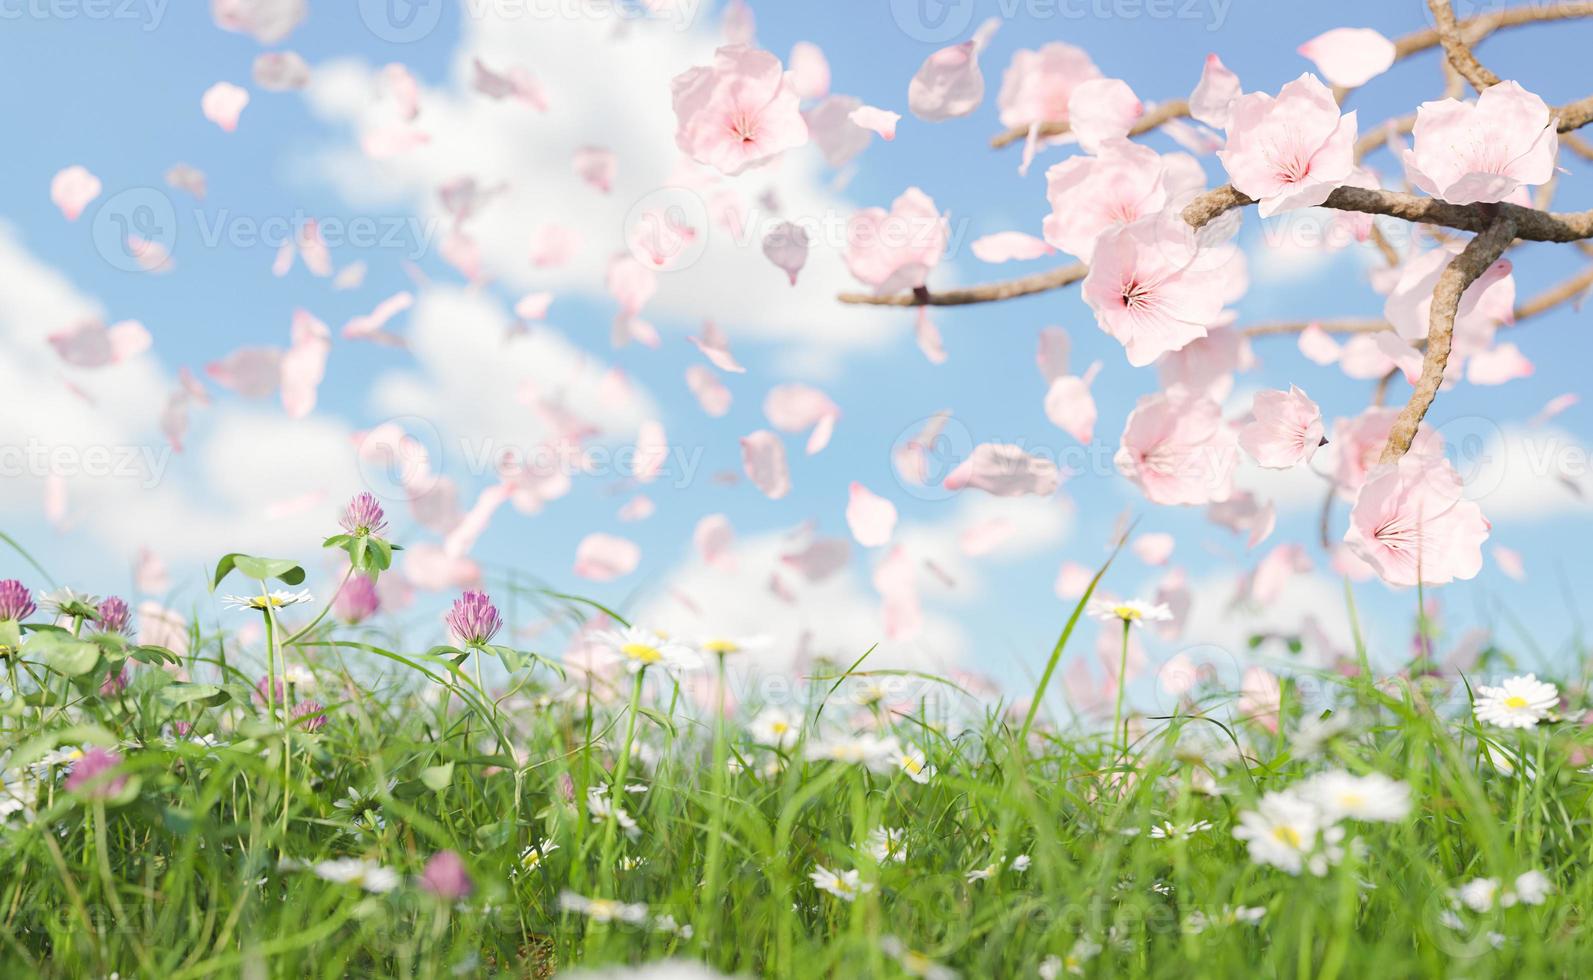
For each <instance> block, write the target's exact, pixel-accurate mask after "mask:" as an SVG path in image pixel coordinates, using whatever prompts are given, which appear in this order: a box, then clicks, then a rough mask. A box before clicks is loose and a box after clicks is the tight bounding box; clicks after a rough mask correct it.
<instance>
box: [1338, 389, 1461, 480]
mask: <svg viewBox="0 0 1593 980" xmlns="http://www.w3.org/2000/svg"><path fill="white" fill-rule="evenodd" d="M1398 416H1399V409H1397V408H1389V407H1381V408H1377V407H1374V408H1369V409H1367V410H1366V411H1364V412H1362V413H1361V414H1360V415H1357V416H1356V417H1354V418H1350V419H1339V420H1338V421H1337V422H1335V423H1333V435H1332V438H1330V439H1329V440H1328V452H1329V454H1330V455H1331V456H1332V471H1333V483H1334V486H1336V487H1338V490H1339V495H1340V496H1342V497H1344V498H1345V499H1348V500H1353V499H1355V494H1356V492H1357V491H1358V490H1360V488H1361V484H1362V483H1364V482H1365V481H1366V474H1367V473H1368V472H1369V471H1370V470H1371V469H1372V468H1373V467H1374V466H1376V465H1377V462H1378V460H1379V459H1380V458H1382V455H1383V448H1384V447H1385V446H1387V445H1388V436H1389V433H1390V432H1391V431H1393V428H1394V419H1395V418H1397V417H1398ZM1443 452H1444V440H1443V437H1442V436H1440V435H1438V433H1436V432H1434V431H1433V430H1432V429H1431V428H1429V427H1428V426H1427V425H1426V424H1425V423H1424V424H1422V425H1420V426H1418V427H1417V429H1416V438H1415V439H1414V440H1412V442H1411V446H1410V450H1409V452H1407V454H1406V455H1407V456H1408V457H1409V456H1416V457H1428V458H1437V457H1442V456H1443Z"/></svg>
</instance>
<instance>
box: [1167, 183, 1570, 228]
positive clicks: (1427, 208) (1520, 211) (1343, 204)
mask: <svg viewBox="0 0 1593 980" xmlns="http://www.w3.org/2000/svg"><path fill="white" fill-rule="evenodd" d="M1254 203H1255V199H1254V198H1251V197H1248V196H1246V195H1244V194H1241V193H1240V192H1239V191H1237V190H1235V189H1234V187H1233V185H1232V184H1224V185H1223V186H1221V187H1218V188H1216V189H1215V190H1210V191H1207V192H1206V193H1204V194H1201V195H1200V196H1198V197H1196V198H1195V199H1194V200H1193V201H1191V202H1190V203H1189V205H1188V206H1187V207H1185V208H1184V211H1183V217H1184V221H1185V222H1186V223H1187V224H1188V225H1189V226H1190V227H1191V228H1202V227H1204V226H1205V225H1206V224H1207V223H1208V222H1210V221H1212V220H1213V219H1215V218H1217V217H1219V216H1220V215H1222V214H1224V213H1225V212H1227V211H1231V210H1233V209H1234V208H1238V207H1245V206H1246V205H1249V204H1254ZM1322 206H1323V207H1326V208H1333V209H1334V210H1337V211H1357V212H1359V213H1361V214H1384V215H1388V216H1389V217H1393V218H1402V219H1404V220H1406V221H1417V222H1421V223H1423V224H1429V225H1441V226H1443V227H1445V228H1456V229H1459V230H1460V231H1472V232H1478V233H1481V232H1484V231H1487V230H1488V229H1489V228H1490V227H1492V225H1493V223H1494V219H1495V217H1498V218H1509V219H1510V221H1511V223H1512V225H1514V227H1515V229H1516V235H1517V237H1519V238H1521V239H1523V240H1524V241H1529V242H1576V241H1581V240H1582V239H1584V238H1593V211H1574V212H1568V213H1557V212H1550V211H1537V210H1534V209H1532V208H1524V207H1521V206H1520V205H1517V204H1504V203H1500V204H1464V205H1462V204H1450V203H1449V202H1447V201H1440V200H1436V199H1434V198H1430V197H1418V196H1416V195H1415V194H1403V193H1401V192H1399V191H1383V190H1370V189H1368V188H1364V187H1340V188H1338V189H1336V190H1335V191H1334V192H1333V193H1331V194H1329V195H1328V198H1327V200H1326V201H1324V202H1322Z"/></svg>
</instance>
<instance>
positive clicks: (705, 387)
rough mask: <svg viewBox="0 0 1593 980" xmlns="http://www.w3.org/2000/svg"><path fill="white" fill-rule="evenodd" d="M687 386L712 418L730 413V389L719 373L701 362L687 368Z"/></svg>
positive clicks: (722, 416)
mask: <svg viewBox="0 0 1593 980" xmlns="http://www.w3.org/2000/svg"><path fill="white" fill-rule="evenodd" d="M686 387H688V388H690V389H691V393H692V394H693V395H695V396H697V404H698V405H701V406H702V410H703V412H705V413H706V414H707V415H708V416H709V417H710V418H716V419H718V418H724V417H725V415H726V414H728V413H729V411H730V389H729V388H726V387H725V386H724V383H723V382H721V381H720V380H719V377H718V375H716V374H714V373H713V372H712V371H710V370H709V369H707V368H705V367H703V366H702V365H701V364H693V365H691V366H690V367H688V368H686Z"/></svg>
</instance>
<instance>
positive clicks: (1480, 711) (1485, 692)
mask: <svg viewBox="0 0 1593 980" xmlns="http://www.w3.org/2000/svg"><path fill="white" fill-rule="evenodd" d="M1559 703H1560V690H1559V688H1557V687H1555V686H1554V685H1553V684H1550V683H1547V682H1546V681H1540V680H1538V678H1537V675H1535V674H1527V675H1526V676H1525V677H1507V678H1505V680H1504V683H1502V684H1500V685H1499V686H1498V687H1482V686H1479V687H1478V688H1477V700H1476V703H1475V704H1474V705H1473V706H1472V710H1473V711H1474V712H1475V713H1476V715H1477V720H1478V721H1480V722H1482V723H1483V724H1485V725H1497V726H1498V727H1500V728H1532V727H1533V726H1535V725H1537V723H1538V722H1540V721H1542V720H1543V719H1545V718H1547V717H1548V716H1549V714H1550V713H1551V712H1552V711H1553V710H1554V707H1555V705H1557V704H1559Z"/></svg>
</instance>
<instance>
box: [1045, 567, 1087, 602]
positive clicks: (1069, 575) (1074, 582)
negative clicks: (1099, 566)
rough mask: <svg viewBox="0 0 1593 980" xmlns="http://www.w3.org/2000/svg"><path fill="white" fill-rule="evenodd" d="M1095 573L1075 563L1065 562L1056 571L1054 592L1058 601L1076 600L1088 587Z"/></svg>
mask: <svg viewBox="0 0 1593 980" xmlns="http://www.w3.org/2000/svg"><path fill="white" fill-rule="evenodd" d="M1094 578H1095V572H1094V571H1093V570H1091V569H1088V568H1085V567H1084V566H1083V565H1080V564H1079V563H1078V562H1076V561H1065V562H1063V563H1062V567H1061V568H1060V569H1058V570H1057V575H1056V585H1055V589H1054V591H1055V592H1056V597H1057V598H1058V599H1064V600H1065V599H1078V598H1080V597H1082V596H1083V595H1084V593H1085V590H1087V589H1088V588H1089V587H1090V582H1091V580H1093V579H1094Z"/></svg>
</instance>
